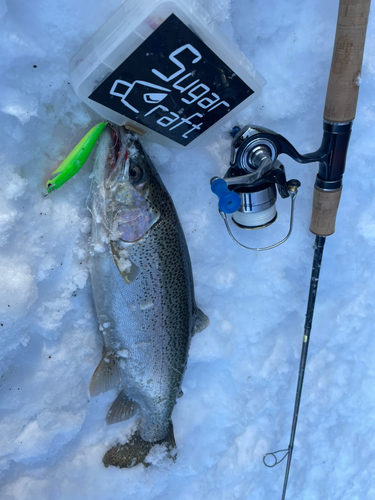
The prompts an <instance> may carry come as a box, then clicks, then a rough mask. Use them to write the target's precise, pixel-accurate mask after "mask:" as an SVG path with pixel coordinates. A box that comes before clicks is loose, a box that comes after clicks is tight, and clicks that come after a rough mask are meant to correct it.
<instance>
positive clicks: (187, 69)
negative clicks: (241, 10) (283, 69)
mask: <svg viewBox="0 0 375 500" xmlns="http://www.w3.org/2000/svg"><path fill="white" fill-rule="evenodd" d="M70 71H71V83H72V85H73V88H74V90H75V92H76V93H77V95H78V96H79V97H80V98H81V99H82V100H83V101H84V102H85V103H86V104H88V105H89V106H90V107H91V108H92V109H93V110H95V111H96V112H97V113H98V114H99V115H100V116H101V117H103V118H104V119H106V120H108V121H111V122H113V123H116V124H118V125H125V126H126V127H127V128H129V129H130V130H133V131H135V132H137V133H139V134H140V135H142V134H146V135H147V136H149V138H150V139H151V140H154V141H156V142H159V143H162V144H166V145H173V146H179V147H183V148H185V147H189V146H193V145H195V144H196V143H197V142H200V140H202V139H203V138H204V137H205V136H206V134H207V133H209V132H210V131H213V130H214V129H215V128H217V127H219V126H221V125H223V123H224V122H226V121H227V120H228V119H230V117H231V116H232V115H233V114H234V113H237V112H239V111H240V110H241V109H243V108H244V107H246V106H248V105H249V104H250V103H251V102H252V101H254V100H255V99H256V98H257V97H258V96H259V95H260V93H261V91H262V87H263V86H264V85H265V80H264V79H263V77H261V76H260V75H259V73H258V72H257V71H256V70H255V69H254V68H253V66H252V64H251V63H250V61H248V59H247V58H246V57H245V56H244V55H243V54H242V53H241V52H240V51H239V50H238V49H237V48H236V47H235V45H234V44H233V43H232V42H231V41H230V40H229V39H228V38H227V37H226V36H225V35H224V34H223V33H222V31H221V30H220V29H219V28H218V27H217V26H216V25H215V24H214V23H213V22H212V20H211V19H210V17H209V15H208V14H207V12H206V11H204V10H203V9H202V7H200V6H199V5H198V4H197V3H196V2H194V1H193V2H189V3H187V2H185V1H184V0H178V2H177V0H176V1H170V0H169V1H163V0H156V1H155V0H153V1H149V0H138V1H135V0H129V1H127V2H125V3H124V4H123V5H122V6H121V7H120V9H118V11H117V12H116V13H115V14H114V15H113V16H112V17H111V18H110V19H109V20H108V21H107V22H106V23H105V24H104V25H103V26H102V27H101V28H100V29H99V30H98V31H97V32H96V33H95V34H94V35H93V37H92V38H91V39H90V40H89V41H88V42H87V43H86V44H85V45H84V46H83V47H82V48H81V49H80V50H79V51H78V52H77V54H76V55H75V56H74V57H73V58H72V60H71V63H70Z"/></svg>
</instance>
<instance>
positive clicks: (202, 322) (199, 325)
mask: <svg viewBox="0 0 375 500" xmlns="http://www.w3.org/2000/svg"><path fill="white" fill-rule="evenodd" d="M209 324H210V320H209V319H208V317H207V316H206V315H205V314H204V312H203V311H201V310H200V309H198V311H197V317H196V318H195V324H194V328H193V335H195V334H196V333H197V332H201V331H202V330H204V329H205V328H207V327H208V325H209Z"/></svg>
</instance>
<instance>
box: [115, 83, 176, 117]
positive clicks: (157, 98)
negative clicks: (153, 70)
mask: <svg viewBox="0 0 375 500" xmlns="http://www.w3.org/2000/svg"><path fill="white" fill-rule="evenodd" d="M136 85H143V86H145V87H148V88H149V87H151V88H153V89H155V90H164V91H165V92H170V90H169V89H166V88H165V87H160V85H155V84H154V83H150V82H144V81H142V80H135V82H133V83H129V82H125V81H124V80H116V81H115V82H114V84H113V85H112V88H111V90H110V91H109V93H110V94H111V95H114V96H116V97H121V102H122V104H123V105H124V106H126V107H127V108H129V109H131V110H132V111H134V113H139V110H138V109H137V108H135V107H134V106H132V105H131V104H130V103H128V102H127V100H126V99H127V97H128V95H129V94H130V92H131V91H132V90H133V89H134V87H135V86H136ZM121 86H124V87H128V90H127V91H126V92H125V94H124V93H121V92H118V90H121ZM137 90H138V89H137ZM167 95H168V94H166V93H161V92H155V93H152V92H147V93H146V94H143V99H144V101H145V102H147V103H149V104H157V103H159V102H161V101H162V100H163V99H164V98H165V97H167Z"/></svg>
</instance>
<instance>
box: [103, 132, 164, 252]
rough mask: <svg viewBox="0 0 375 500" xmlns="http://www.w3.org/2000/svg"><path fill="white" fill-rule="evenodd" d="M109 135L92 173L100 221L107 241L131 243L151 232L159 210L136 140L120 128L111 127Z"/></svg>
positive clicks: (148, 172) (144, 161)
mask: <svg viewBox="0 0 375 500" xmlns="http://www.w3.org/2000/svg"><path fill="white" fill-rule="evenodd" d="M111 137H112V141H109V144H111V146H110V147H109V154H108V155H107V160H106V161H105V164H104V166H103V162H102V163H101V164H102V167H101V168H100V167H99V169H98V170H96V171H95V172H94V178H95V177H96V183H97V185H98V187H99V189H98V192H99V193H100V194H101V198H102V200H101V201H102V210H103V214H102V219H103V220H102V223H103V224H104V226H105V227H106V230H107V232H108V233H109V239H110V240H118V239H120V240H122V241H125V242H128V243H134V242H137V241H139V240H140V239H142V238H143V237H144V236H145V235H146V234H147V233H148V232H149V231H150V229H151V228H152V227H153V226H154V224H156V222H157V221H158V220H159V218H160V213H159V212H158V210H157V209H156V208H155V207H154V206H153V204H152V203H151V201H150V200H149V186H150V171H149V169H148V162H147V159H146V157H145V155H144V153H143V151H142V148H141V147H140V145H139V143H138V141H136V140H135V138H134V135H133V134H131V133H128V132H127V131H126V130H125V129H124V128H123V127H118V128H113V130H112V132H111ZM107 142H108V137H107ZM103 205H104V206H103Z"/></svg>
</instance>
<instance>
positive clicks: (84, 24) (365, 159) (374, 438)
mask: <svg viewBox="0 0 375 500" xmlns="http://www.w3.org/2000/svg"><path fill="white" fill-rule="evenodd" d="M201 4H202V6H203V7H204V8H205V9H206V10H207V11H208V12H209V14H210V15H211V16H212V18H213V19H214V20H215V21H216V23H217V24H218V25H219V26H220V28H221V29H222V30H223V32H224V33H225V34H226V35H227V36H228V37H229V38H230V39H231V40H232V41H233V42H234V44H235V45H236V46H237V47H238V48H239V49H240V50H241V51H242V52H243V53H244V54H245V55H246V56H247V57H248V58H249V59H250V61H251V62H252V63H253V64H254V66H255V67H256V68H257V70H258V71H259V72H260V73H261V75H262V76H263V77H264V78H265V79H266V80H267V85H266V86H265V88H264V90H263V93H262V95H261V96H260V98H259V99H258V100H257V101H256V102H255V103H253V104H252V105H251V106H249V107H248V108H247V109H245V110H244V111H242V112H241V113H240V114H238V115H237V116H235V118H233V119H232V120H231V121H230V122H229V123H226V124H225V125H224V126H222V127H221V129H219V130H218V131H216V132H215V133H213V134H211V135H210V136H209V137H208V138H207V139H206V141H205V142H203V143H201V144H200V145H198V146H197V147H195V148H193V149H189V150H186V151H185V150H181V149H173V148H167V147H165V146H161V145H158V144H153V143H150V142H147V141H144V142H143V144H144V147H145V149H146V150H147V151H148V153H149V154H150V156H151V157H152V159H153V161H154V163H155V165H156V167H157V169H158V170H159V172H160V174H161V176H162V178H163V180H164V182H165V184H166V186H167V188H168V189H169V191H170V193H171V196H172V198H173V200H174V202H175V205H176V207H177V210H178V213H179V216H180V219H181V223H182V226H183V228H184V231H185V235H186V238H187V241H188V245H189V249H190V253H191V259H192V265H193V271H194V277H195V289H196V298H197V302H198V305H199V307H200V308H201V309H202V310H203V311H204V312H205V313H206V314H207V315H208V316H209V318H210V326H209V327H208V328H207V329H206V330H204V331H203V332H201V333H199V334H197V335H196V336H195V337H194V339H193V341H192V346H191V350H190V356H189V362H188V369H187V371H186V374H185V378H184V382H183V386H182V390H183V393H184V395H183V397H181V398H180V399H179V400H178V403H177V405H176V407H175V410H174V413H173V422H174V430H175V438H176V442H177V447H178V457H177V461H176V462H175V463H173V462H172V461H170V460H169V459H168V458H167V457H165V453H164V451H163V448H162V447H156V448H154V449H153V451H152V456H150V457H149V461H150V462H152V463H153V466H152V467H148V468H145V467H144V466H143V465H138V466H137V467H135V468H133V469H122V470H120V469H117V468H114V467H109V468H105V467H104V465H103V463H102V457H103V455H104V453H105V452H106V450H107V449H108V448H110V447H111V446H112V445H113V444H115V443H116V442H117V441H122V442H124V441H125V440H126V439H127V438H128V437H129V436H130V435H131V433H132V432H133V430H134V426H135V420H134V419H132V420H130V421H128V422H122V423H119V424H115V425H112V426H106V425H105V415H106V412H107V410H108V408H109V406H110V404H111V403H112V401H113V400H114V399H115V397H116V395H117V393H116V390H112V391H110V392H108V393H106V394H102V395H100V396H98V397H95V398H92V399H90V398H89V397H88V385H89V381H90V378H91V375H92V373H93V371H94V370H95V367H96V366H97V364H98V362H99V360H100V358H101V353H102V338H101V335H100V332H99V329H98V323H97V319H96V315H95V309H94V304H93V299H92V292H91V285H90V278H89V273H88V257H89V236H90V229H91V219H90V212H89V211H88V209H87V198H88V194H89V189H90V182H91V180H90V174H91V169H92V158H91V159H90V160H89V161H88V162H87V164H86V165H85V166H84V167H83V168H82V170H81V171H80V172H79V173H78V174H77V176H76V177H75V178H74V179H72V180H71V181H70V182H69V183H68V184H66V185H65V186H63V187H62V188H61V189H59V190H58V191H56V192H54V193H52V194H51V195H49V196H48V197H44V192H43V186H44V184H45V181H46V180H47V179H48V176H49V175H50V174H51V172H52V171H53V170H54V169H56V168H57V166H58V165H59V163H60V162H61V161H62V160H63V158H64V157H65V156H66V154H67V153H68V152H69V151H70V150H71V149H72V148H73V147H74V146H75V144H76V143H77V142H78V141H79V139H80V138H81V137H83V135H84V134H85V133H86V132H87V131H88V130H89V129H90V127H92V126H93V125H95V124H96V123H98V121H100V117H98V116H97V115H96V114H95V113H94V112H93V111H91V110H90V109H89V108H88V107H87V106H86V105H84V104H83V103H82V102H80V100H79V99H78V97H77V96H76V95H75V94H74V92H73V90H72V88H71V85H70V82H69V72H68V64H69V60H70V58H71V57H72V56H73V55H74V53H75V52H76V51H77V50H78V49H79V48H80V46H81V45H82V44H83V43H84V42H85V41H86V40H87V39H88V38H89V37H90V36H91V35H92V34H93V33H94V32H95V31H96V30H97V29H98V28H99V27H100V26H101V25H102V24H103V22H104V21H105V20H107V19H108V18H109V17H110V16H111V15H112V14H113V13H114V12H115V11H116V9H117V8H118V7H119V6H120V5H121V0H107V1H106V2H98V1H96V2H88V1H86V0H65V1H64V2H61V1H59V2H58V1H56V0H52V1H47V0H33V1H26V0H0V39H1V58H0V67H1V74H2V78H1V82H0V89H1V91H0V111H1V113H0V118H1V120H0V127H1V141H2V144H1V150H0V162H1V167H0V245H1V259H0V325H1V326H0V360H1V361H0V380H1V382H0V454H1V456H0V475H1V476H0V477H1V482H0V498H1V499H2V500H34V499H35V500H36V499H38V500H52V499H53V500H65V499H66V500H68V499H69V500H71V499H77V500H103V499H108V500H113V499H121V500H135V499H137V500H140V499H141V500H151V499H152V500H159V499H163V500H176V499H179V500H192V499H194V500H197V499H205V500H229V499H240V500H261V499H262V500H263V499H265V498H269V499H271V498H272V499H273V498H279V497H281V491H282V484H283V478H284V472H285V461H284V462H283V463H282V464H281V465H279V466H277V467H275V468H274V469H268V468H266V467H265V466H264V465H263V462H262V458H263V455H264V454H265V453H267V452H271V451H275V450H279V449H284V448H287V446H288V442H289V434H290V427H291V420H292V413H293V405H294V397H295V389H296V384H297V373H298V366H299V356H300V350H301V345H302V335H303V324H304V316H305V311H306V302H307V294H308V287H309V280H310V273H311V265H312V256H313V243H314V236H313V235H312V234H311V233H310V232H309V223H310V215H311V206H312V193H313V184H314V180H315V175H316V173H317V164H310V165H305V166H302V165H298V164H296V163H293V161H292V160H290V159H287V158H281V159H282V160H283V161H285V167H286V170H287V177H288V178H293V177H296V178H298V179H299V180H300V181H301V183H302V186H301V188H300V190H299V194H298V196H297V201H296V217H295V228H294V231H293V234H292V236H291V238H290V239H289V240H288V241H287V242H286V243H285V244H283V245H282V246H280V247H278V248H276V249H274V250H271V251H268V252H262V253H255V252H250V251H246V250H243V249H241V248H240V247H238V246H237V245H235V244H234V243H233V241H232V240H231V239H230V238H229V236H228V234H227V233H226V230H225V226H224V223H223V220H222V219H221V217H220V216H219V214H218V211H217V198H216V197H215V196H214V195H213V194H212V193H211V191H210V184H209V180H210V178H211V177H213V176H216V175H218V176H220V175H223V174H224V172H225V171H226V169H227V168H228V162H229V153H230V143H231V138H230V135H229V131H230V130H231V128H232V127H233V126H234V125H241V126H243V125H245V124H247V123H254V124H258V125H261V126H265V127H267V128H270V129H273V130H276V131H277V132H278V133H280V134H282V135H284V136H285V137H286V138H287V139H288V140H290V141H291V142H292V143H293V144H294V146H295V147H296V148H297V149H298V150H299V151H300V152H302V153H306V152H311V151H314V150H316V149H317V148H318V147H319V145H320V141H321V137H322V115H323V106H324V100H325V91H326V86H327V81H328V74H329V67H330V62H331V55H332V46H333V40H334V34H335V26H336V16H337V8H338V1H337V0H335V1H333V2H327V1H326V0H306V1H304V2H301V1H299V0H289V1H283V2H280V1H277V0H269V1H268V2H264V1H263V0H252V1H251V2H249V1H241V0H220V1H214V0H201ZM374 52H375V21H374V18H373V16H371V15H370V22H369V28H368V35H367V42H366V50H365V56H364V63H363V70H362V74H361V79H360V80H361V82H360V85H361V89H360V94H359V102H358V109H357V117H356V120H355V122H354V126H353V133H352V138H351V143H350V150H349V154H348V161H347V168H346V173H345V176H344V190H343V195H342V199H341V204H340V208H339V213H338V218H337V226H336V232H335V234H334V235H333V236H330V237H329V238H327V242H326V246H325V253H324V258H323V265H322V270H321V279H320V284H319V290H318V297H317V302H316V311H315V317H314V322H313V330H312V334H311V342H310V351H309V357H308V364H307V369H306V376H305V385H304V390H303V396H302V405H301V410H300V417H299V424H298V430H297V436H296V442H295V450H294V456H293V461H292V468H291V474H290V479H289V488H288V494H287V498H288V499H292V498H301V499H306V500H307V499H308V500H318V499H319V500H321V499H323V498H324V499H327V500H328V499H329V500H349V499H350V500H355V499H358V500H363V499H365V498H366V499H375V484H374V480H373V471H374V467H375V433H374V427H375V390H374V387H375V369H374V359H375V341H374V339H375V335H374V325H375V308H374V298H375V286H374V277H373V276H374V273H375V259H374V250H375V195H374V188H375V181H374V178H375V177H374V174H373V167H374V156H375V141H374V125H375V92H374V90H375V59H374ZM277 209H278V214H279V216H278V220H277V222H276V223H275V224H274V225H272V226H270V227H269V228H267V229H264V230H263V231H258V232H254V231H251V232H249V233H250V234H248V232H244V231H240V230H238V231H236V235H237V236H238V237H239V238H240V239H241V241H242V242H243V243H245V244H248V245H250V246H261V245H268V244H272V243H274V242H275V241H277V240H278V239H281V238H282V237H283V236H284V235H285V234H286V232H287V229H288V217H289V201H288V200H281V199H279V200H278V205H277ZM124 356H126V353H124Z"/></svg>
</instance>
